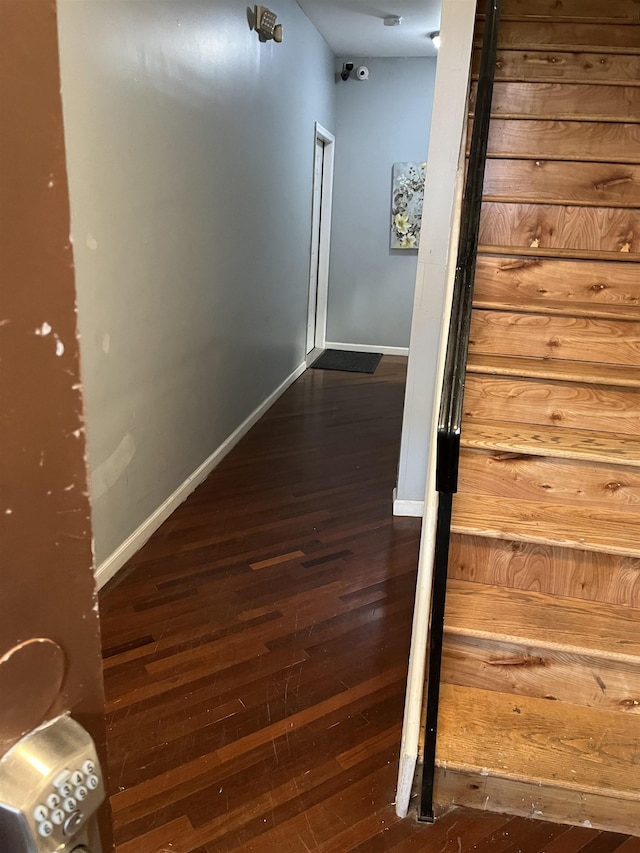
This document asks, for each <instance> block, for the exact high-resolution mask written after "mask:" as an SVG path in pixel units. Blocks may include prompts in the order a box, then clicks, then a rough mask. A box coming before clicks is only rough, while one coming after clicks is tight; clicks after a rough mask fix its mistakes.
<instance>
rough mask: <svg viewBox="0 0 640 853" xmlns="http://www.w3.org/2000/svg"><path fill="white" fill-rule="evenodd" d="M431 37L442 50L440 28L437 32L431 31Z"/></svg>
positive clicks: (437, 48)
mask: <svg viewBox="0 0 640 853" xmlns="http://www.w3.org/2000/svg"><path fill="white" fill-rule="evenodd" d="M429 38H430V39H431V41H432V42H433V46H434V47H435V49H436V50H440V30H436V31H435V33H429Z"/></svg>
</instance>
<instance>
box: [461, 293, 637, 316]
mask: <svg viewBox="0 0 640 853" xmlns="http://www.w3.org/2000/svg"><path fill="white" fill-rule="evenodd" d="M528 300H529V301H528V302H526V303H525V302H519V301H518V300H516V299H514V300H513V301H511V302H508V301H506V300H504V299H501V300H497V299H493V300H489V299H474V301H473V307H474V308H481V309H483V310H494V311H519V312H520V313H522V314H553V315H560V316H566V317H593V318H594V319H596V318H597V319H601V320H635V321H636V322H637V321H638V318H639V316H640V306H638V305H635V304H633V303H629V304H628V305H616V304H607V303H602V302H569V301H567V302H566V303H562V302H556V303H551V302H549V301H548V300H547V301H546V302H545V301H544V300H543V299H540V300H535V299H532V298H531V297H528Z"/></svg>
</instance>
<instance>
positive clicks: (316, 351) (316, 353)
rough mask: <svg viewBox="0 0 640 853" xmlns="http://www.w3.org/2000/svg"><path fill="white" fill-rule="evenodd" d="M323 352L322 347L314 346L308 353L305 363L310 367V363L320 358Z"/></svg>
mask: <svg viewBox="0 0 640 853" xmlns="http://www.w3.org/2000/svg"><path fill="white" fill-rule="evenodd" d="M323 352H324V349H323V348H322V347H314V348H313V349H312V350H311V351H310V352H308V353H307V355H306V357H305V360H304V363H305V364H306V365H307V367H309V365H310V364H313V362H314V361H315V360H316V358H319V357H320V356H321V355H322V353H323Z"/></svg>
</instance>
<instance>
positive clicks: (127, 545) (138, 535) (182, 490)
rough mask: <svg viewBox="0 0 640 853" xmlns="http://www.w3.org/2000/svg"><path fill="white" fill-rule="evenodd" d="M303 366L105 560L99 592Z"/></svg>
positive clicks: (99, 576)
mask: <svg viewBox="0 0 640 853" xmlns="http://www.w3.org/2000/svg"><path fill="white" fill-rule="evenodd" d="M306 366H307V365H306V362H304V361H303V362H302V364H299V365H298V367H296V369H295V370H294V371H293V373H291V374H290V375H289V376H287V378H286V379H285V380H284V382H283V383H282V384H281V385H279V386H278V387H277V388H276V390H275V391H274V392H273V393H272V394H270V395H269V396H268V397H267V399H266V400H264V401H263V402H262V403H260V405H259V406H258V407H257V408H256V409H254V410H253V412H251V414H250V415H249V417H248V418H246V419H245V420H244V421H243V422H242V423H241V424H240V426H239V427H238V428H237V429H235V430H234V431H233V432H232V433H231V435H230V436H229V437H228V438H227V439H226V440H225V441H223V442H222V444H221V445H220V447H218V449H217V450H214V451H213V453H212V454H211V456H209V457H208V458H207V459H205V461H204V462H203V463H202V464H201V465H199V466H198V467H197V468H196V470H195V471H194V472H193V473H192V474H190V475H189V476H188V477H187V479H186V480H185V481H184V482H183V483H181V484H180V485H179V486H178V488H177V489H176V490H175V492H173V494H171V495H169V497H168V498H167V499H166V500H165V501H164V502H163V503H161V504H160V506H159V507H158V508H157V509H156V510H155V511H154V512H152V513H151V515H150V516H149V517H148V518H147V519H146V520H145V521H143V522H142V524H141V525H140V527H138V528H137V530H134V531H133V533H132V534H131V535H130V536H128V537H127V538H126V539H125V540H124V542H123V543H122V544H121V545H119V546H118V547H117V548H116V550H115V551H114V552H113V554H111V555H110V556H109V557H107V559H106V560H104V562H102V563H101V564H100V565H99V566H98V567H97V568H96V584H97V586H98V589H101V588H102V587H103V586H104V585H105V584H106V583H107V582H108V581H110V580H111V578H112V577H114V576H115V575H116V574H117V572H119V571H120V569H121V568H122V567H123V566H124V564H125V563H126V562H127V561H128V560H130V559H131V557H133V555H134V554H135V553H136V552H137V551H139V550H140V548H142V546H143V545H144V544H145V542H147V540H148V539H150V538H151V536H152V535H153V534H154V533H155V532H156V530H157V529H158V528H159V527H160V525H161V524H162V523H163V522H164V521H166V520H167V518H169V516H170V515H171V513H172V512H173V511H174V510H175V509H177V507H179V506H180V504H181V503H183V501H185V500H186V499H187V498H188V497H189V495H190V494H191V492H193V491H194V490H195V489H196V488H197V487H198V486H199V485H200V483H202V482H203V481H204V480H206V478H207V477H208V476H209V474H210V473H211V472H212V471H213V469H214V468H215V467H216V465H218V463H219V462H221V461H222V460H223V459H224V457H225V456H226V455H227V453H229V451H230V450H231V449H232V448H233V447H235V445H236V444H237V443H238V442H239V441H240V439H241V438H242V437H243V435H245V434H246V433H247V432H249V430H250V429H251V427H252V426H253V425H254V424H255V423H256V422H257V421H258V420H260V418H261V417H262V415H264V413H265V412H266V411H267V409H269V408H270V407H271V406H272V405H273V404H274V403H275V402H276V400H277V399H278V397H280V396H281V395H282V394H284V392H285V391H286V390H287V388H289V386H290V385H292V384H293V383H294V382H295V381H296V379H297V378H298V377H299V376H301V375H302V374H303V373H304V371H305V370H306Z"/></svg>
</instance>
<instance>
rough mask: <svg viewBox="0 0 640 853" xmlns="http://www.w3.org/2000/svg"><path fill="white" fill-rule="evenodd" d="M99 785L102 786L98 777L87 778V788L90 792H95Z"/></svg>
mask: <svg viewBox="0 0 640 853" xmlns="http://www.w3.org/2000/svg"><path fill="white" fill-rule="evenodd" d="M99 784H100V780H99V779H98V777H97V776H95V775H91V776H89V777H87V788H88V789H89V790H90V791H95V789H96V788H97V787H98V785H99Z"/></svg>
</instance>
